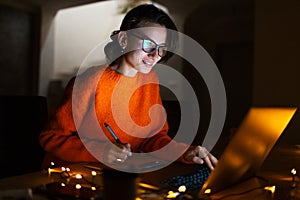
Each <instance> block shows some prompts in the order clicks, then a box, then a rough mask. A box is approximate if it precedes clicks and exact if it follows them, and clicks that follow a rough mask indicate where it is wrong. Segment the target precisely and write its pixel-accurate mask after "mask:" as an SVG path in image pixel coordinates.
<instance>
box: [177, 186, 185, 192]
mask: <svg viewBox="0 0 300 200" xmlns="http://www.w3.org/2000/svg"><path fill="white" fill-rule="evenodd" d="M185 191H186V187H185V185H182V186H179V188H178V192H185Z"/></svg>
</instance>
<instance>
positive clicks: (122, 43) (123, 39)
mask: <svg viewBox="0 0 300 200" xmlns="http://www.w3.org/2000/svg"><path fill="white" fill-rule="evenodd" d="M118 41H119V44H120V47H121V48H122V49H125V48H126V47H127V42H128V37H127V33H126V31H120V32H119V34H118Z"/></svg>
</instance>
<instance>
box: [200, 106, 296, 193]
mask: <svg viewBox="0 0 300 200" xmlns="http://www.w3.org/2000/svg"><path fill="white" fill-rule="evenodd" d="M296 110H297V109H296V108H274V107H273V108H266V107H253V108H251V109H250V110H249V111H248V113H247V115H246V116H245V118H244V120H243V121H242V123H241V124H240V126H239V128H238V129H237V131H236V132H235V134H234V136H233V137H232V139H231V140H230V142H229V144H228V145H227V147H226V149H225V150H224V152H223V153H222V155H221V157H220V159H219V162H218V164H217V165H216V167H215V169H214V170H213V171H212V172H211V174H210V175H209V177H208V179H207V180H206V182H205V183H204V185H203V187H202V189H201V190H200V192H199V195H198V196H199V197H205V196H206V195H208V194H205V193H206V192H207V191H208V190H207V189H210V194H209V195H212V194H214V193H217V192H219V191H221V190H223V189H225V188H227V187H229V186H231V185H234V184H236V183H238V182H240V181H243V180H245V179H247V178H250V177H251V176H253V175H254V173H255V172H256V171H257V170H258V169H259V168H260V167H261V165H262V163H263V162H264V160H265V159H266V157H267V156H268V154H269V153H270V151H271V149H272V148H273V146H274V144H275V143H276V141H277V140H278V138H279V137H280V135H281V134H282V132H283V131H284V129H285V128H286V126H287V125H288V123H289V122H290V120H291V118H292V117H293V115H294V114H295V112H296ZM205 191H206V192H205Z"/></svg>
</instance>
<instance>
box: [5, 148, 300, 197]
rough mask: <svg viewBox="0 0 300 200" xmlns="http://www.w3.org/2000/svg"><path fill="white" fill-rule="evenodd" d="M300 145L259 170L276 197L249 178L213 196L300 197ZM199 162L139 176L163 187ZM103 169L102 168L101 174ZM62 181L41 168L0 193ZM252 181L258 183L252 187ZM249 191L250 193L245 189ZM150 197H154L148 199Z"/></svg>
mask: <svg viewBox="0 0 300 200" xmlns="http://www.w3.org/2000/svg"><path fill="white" fill-rule="evenodd" d="M299 158H300V146H289V147H287V146H286V147H280V148H279V147H274V149H273V150H272V151H271V154H270V155H269V157H268V158H267V159H266V160H265V162H264V164H263V166H262V168H261V170H260V171H259V172H258V173H257V176H259V177H263V178H264V179H266V180H268V181H269V185H270V186H272V185H275V186H276V190H275V193H274V195H273V197H272V195H271V192H269V191H266V190H264V189H263V188H260V189H255V190H251V189H253V187H254V185H255V184H257V179H255V178H253V179H249V180H245V181H243V182H240V183H238V184H236V185H234V186H232V187H229V188H227V189H226V190H223V191H221V192H219V193H217V194H215V195H213V196H211V199H230V200H235V199H243V200H244V199H246V200H247V199H251V200H254V199H255V200H260V199H262V200H269V199H273V200H288V199H293V200H297V199H300V184H298V183H299V176H298V174H296V176H295V181H296V183H297V185H296V186H295V187H294V188H291V180H292V175H291V169H292V168H296V169H297V170H300V169H299V168H300V159H299ZM68 167H70V169H71V171H72V173H73V174H76V173H77V172H78V173H80V174H83V175H84V176H89V177H91V175H90V173H91V169H89V168H87V167H86V163H84V164H75V165H71V166H68ZM197 167H198V166H197V165H184V164H181V163H174V164H172V165H170V166H167V167H165V168H163V169H160V170H157V171H153V172H148V173H143V174H140V175H139V178H138V180H139V181H141V182H143V183H148V184H151V185H155V186H160V184H161V182H162V181H163V180H165V179H166V178H168V177H171V176H174V175H178V174H183V173H187V172H190V171H191V170H196V168H197ZM100 173H101V172H100V171H98V174H100ZM58 180H61V178H60V176H59V175H57V174H55V173H54V174H51V175H49V174H48V172H47V171H38V172H35V173H30V174H24V175H20V176H15V177H9V178H4V179H1V180H0V195H1V192H2V191H7V190H10V189H26V188H32V189H34V188H37V187H39V186H41V185H45V184H47V183H53V182H56V181H58ZM94 181H95V182H96V183H97V184H99V185H101V186H103V179H102V176H100V175H97V176H96V178H95V180H94ZM252 184H254V185H253V186H252ZM245 191H248V192H245ZM233 194H235V195H233ZM33 197H34V198H33V199H47V198H46V197H43V196H40V195H34V196H33ZM148 199H150V198H148ZM156 199H162V198H151V200H156Z"/></svg>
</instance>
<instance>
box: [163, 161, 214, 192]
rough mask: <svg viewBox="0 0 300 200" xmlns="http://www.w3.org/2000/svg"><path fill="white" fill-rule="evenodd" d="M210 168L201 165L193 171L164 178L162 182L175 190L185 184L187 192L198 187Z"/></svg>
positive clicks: (209, 171) (204, 179) (201, 184)
mask: <svg viewBox="0 0 300 200" xmlns="http://www.w3.org/2000/svg"><path fill="white" fill-rule="evenodd" d="M210 173H211V170H210V169H209V168H208V167H207V166H203V167H201V168H200V169H198V170H197V171H195V172H192V173H188V174H183V175H178V176H173V177H171V178H168V179H166V180H165V181H164V182H163V184H164V185H165V186H166V187H167V188H168V189H171V190H175V191H177V189H178V188H179V187H180V186H183V185H184V186H185V187H186V190H187V192H189V191H193V190H195V189H200V188H201V187H202V186H203V184H204V183H205V181H206V179H207V178H208V176H209V174H210Z"/></svg>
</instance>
